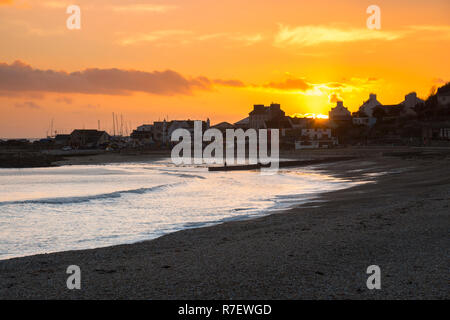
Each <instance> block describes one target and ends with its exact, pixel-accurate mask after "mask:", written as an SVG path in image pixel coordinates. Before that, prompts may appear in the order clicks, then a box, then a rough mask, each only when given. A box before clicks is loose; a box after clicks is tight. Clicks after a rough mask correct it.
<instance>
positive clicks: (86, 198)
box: [0, 183, 180, 206]
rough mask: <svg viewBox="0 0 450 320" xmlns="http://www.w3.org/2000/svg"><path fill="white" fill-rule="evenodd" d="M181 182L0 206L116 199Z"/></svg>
mask: <svg viewBox="0 0 450 320" xmlns="http://www.w3.org/2000/svg"><path fill="white" fill-rule="evenodd" d="M178 184H180V183H172V184H162V185H159V186H154V187H149V188H139V189H131V190H121V191H114V192H110V193H101V194H95V195H88V196H79V197H59V198H44V199H33V200H20V201H4V202H0V206H5V205H14V204H72V203H82V202H89V201H93V200H104V199H114V198H120V197H121V196H122V195H125V194H144V193H149V192H155V191H160V190H163V189H166V188H169V187H173V186H175V185H178Z"/></svg>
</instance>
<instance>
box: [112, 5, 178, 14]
mask: <svg viewBox="0 0 450 320" xmlns="http://www.w3.org/2000/svg"><path fill="white" fill-rule="evenodd" d="M177 8H178V6H175V5H165V4H144V3H142V4H129V5H121V6H113V7H112V10H114V11H119V12H142V13H146V12H147V13H148V12H155V13H165V12H168V11H171V10H175V9H177Z"/></svg>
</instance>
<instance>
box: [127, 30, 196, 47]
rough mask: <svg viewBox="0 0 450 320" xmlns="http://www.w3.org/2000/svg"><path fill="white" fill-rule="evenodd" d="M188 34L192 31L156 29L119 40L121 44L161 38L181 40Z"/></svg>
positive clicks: (150, 41)
mask: <svg viewBox="0 0 450 320" xmlns="http://www.w3.org/2000/svg"><path fill="white" fill-rule="evenodd" d="M188 35H192V31H188V30H158V31H152V32H147V33H140V34H136V35H131V36H127V37H124V38H122V39H121V40H119V43H120V44H121V45H123V46H127V45H135V44H140V43H152V42H158V41H162V40H166V41H178V42H182V41H183V39H186V37H187V36H188Z"/></svg>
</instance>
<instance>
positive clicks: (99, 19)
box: [0, 0, 450, 138]
mask: <svg viewBox="0 0 450 320" xmlns="http://www.w3.org/2000/svg"><path fill="white" fill-rule="evenodd" d="M71 4H76V5H79V6H80V8H81V29H80V30H69V29H67V27H66V20H67V18H68V17H69V14H67V13H66V8H67V6H69V5H71ZM373 4H375V5H378V6H379V7H380V8H381V30H369V29H368V28H367V26H366V20H367V18H368V17H369V14H367V13H366V9H367V7H368V6H369V5H373ZM449 51H450V1H448V0H424V1H422V0H420V1H419V0H396V1H393V0H371V1H363V0H341V1H330V0H328V1H323V0H314V1H303V0H295V1H290V0H277V1H275V0H264V1H262V0H258V1H256V0H247V1H242V0H227V1H211V0H165V1H157V0H154V1H153V0H151V1H150V0H149V1H143V0H129V1H126V0H120V1H119V0H115V1H114V0H71V1H68V2H67V1H56V0H54V1H48V0H40V1H31V0H0V108H1V109H0V110H1V115H0V138H21V137H44V136H45V135H46V134H47V132H48V131H49V128H50V122H51V121H52V119H53V122H54V129H55V130H57V131H58V132H66V133H69V132H70V131H71V130H72V129H74V128H95V129H96V128H97V124H98V120H100V125H101V128H102V129H103V130H107V131H109V132H111V130H112V112H115V113H116V114H118V115H119V117H120V115H121V114H122V115H123V118H124V121H125V123H126V124H127V126H128V127H136V126H137V125H140V124H142V123H148V122H152V121H155V120H158V119H160V120H162V119H164V118H165V117H168V118H169V120H171V119H185V118H189V119H206V118H210V119H211V122H212V123H213V124H214V123H217V122H221V121H229V122H235V121H238V120H240V119H242V118H244V117H246V115H247V114H248V112H249V111H250V110H251V109H252V105H253V104H266V105H268V104H270V103H271V102H277V103H280V104H281V105H282V108H283V109H284V110H285V111H286V113H287V114H289V115H291V114H294V113H301V114H306V113H315V114H320V113H322V114H327V112H328V110H329V109H330V107H331V106H333V105H334V104H335V101H336V100H337V99H342V100H343V101H344V105H345V106H346V107H348V108H349V109H350V110H351V111H356V110H357V109H358V107H359V106H360V105H361V103H362V102H363V101H364V100H366V99H367V98H368V95H369V93H370V92H374V93H377V95H378V100H379V101H380V102H381V103H384V104H394V103H399V102H401V101H402V100H403V98H404V95H405V94H407V93H409V92H411V91H416V92H417V93H418V95H419V97H421V98H426V97H427V96H428V94H429V92H430V89H431V88H432V87H433V86H440V85H442V84H444V83H445V82H447V81H449V80H450V64H449Z"/></svg>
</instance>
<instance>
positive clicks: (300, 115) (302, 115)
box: [291, 113, 328, 119]
mask: <svg viewBox="0 0 450 320" xmlns="http://www.w3.org/2000/svg"><path fill="white" fill-rule="evenodd" d="M291 117H293V118H311V119H328V116H327V115H326V114H321V113H317V114H316V113H294V114H291Z"/></svg>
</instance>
